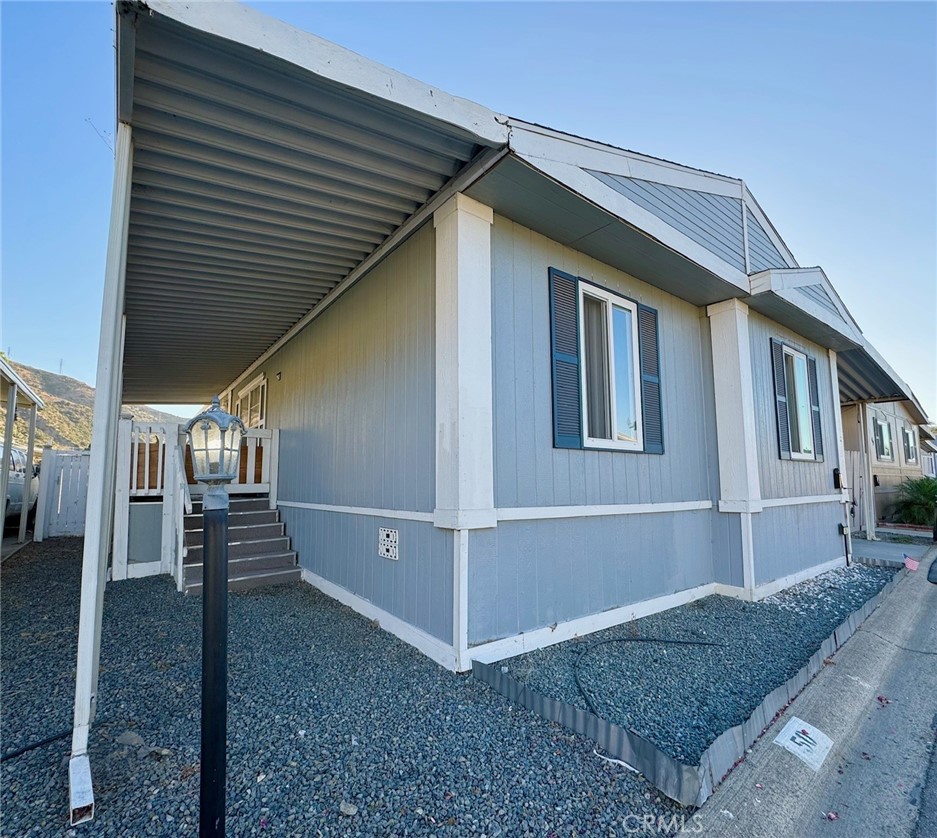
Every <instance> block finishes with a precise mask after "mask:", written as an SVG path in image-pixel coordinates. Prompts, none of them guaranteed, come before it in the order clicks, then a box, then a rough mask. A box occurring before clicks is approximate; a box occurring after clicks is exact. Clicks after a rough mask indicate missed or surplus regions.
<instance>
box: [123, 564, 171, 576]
mask: <svg viewBox="0 0 937 838" xmlns="http://www.w3.org/2000/svg"><path fill="white" fill-rule="evenodd" d="M161 573H166V574H168V573H169V571H168V570H164V569H163V563H162V562H161V561H159V562H128V563H127V575H126V576H125V577H124V578H125V579H143V578H144V577H145V576H159V575H160V574H161Z"/></svg>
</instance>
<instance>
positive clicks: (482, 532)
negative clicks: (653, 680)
mask: <svg viewBox="0 0 937 838" xmlns="http://www.w3.org/2000/svg"><path fill="white" fill-rule="evenodd" d="M117 92H118V95H117V109H118V113H117V120H118V129H117V155H116V170H115V179H114V192H113V210H112V218H111V229H110V239H109V249H108V262H107V275H106V285H105V296H104V307H103V319H102V328H101V342H100V355H99V366H98V382H97V399H96V404H95V425H94V443H93V446H92V464H91V490H90V495H89V505H88V519H87V527H86V540H85V548H84V549H85V553H84V570H83V589H82V612H81V632H80V638H79V660H78V677H77V686H76V707H75V734H74V738H73V747H72V771H73V780H74V783H73V815H74V814H75V812H76V811H77V812H78V816H80V815H81V813H82V812H84V813H85V814H87V813H88V811H89V808H88V807H89V806H90V802H89V800H90V798H89V796H88V795H87V794H86V795H85V797H84V798H80V799H76V796H75V794H74V790H75V788H79V789H80V788H83V787H84V788H90V780H89V779H88V778H89V774H88V772H89V765H88V760H87V742H88V731H89V727H90V724H91V720H92V717H93V713H94V707H95V704H96V701H97V688H96V681H97V677H96V672H97V649H98V639H99V635H100V627H101V603H102V600H101V589H102V587H103V585H104V584H105V580H106V579H107V574H108V569H109V567H110V570H111V572H112V575H113V578H114V579H115V580H119V579H121V578H124V577H126V576H132V575H141V574H143V573H145V572H164V573H173V574H175V575H176V578H177V580H178V582H179V587H180V590H184V589H185V588H186V587H187V582H186V571H185V568H186V564H187V562H189V563H190V562H191V560H192V547H195V548H197V545H191V546H190V545H189V544H188V543H187V542H186V538H187V534H186V533H185V524H184V521H185V510H186V508H187V507H188V505H189V503H190V502H191V500H192V496H193V493H194V494H195V496H196V503H197V490H196V489H195V487H192V486H190V485H189V482H188V481H187V480H186V477H185V469H184V462H185V453H184V451H183V450H182V448H181V447H180V443H179V434H178V430H179V429H178V428H177V427H175V426H173V427H170V428H156V429H154V428H152V427H147V428H139V427H134V425H133V420H132V419H131V418H125V419H123V420H121V418H120V415H119V405H120V404H121V400H123V402H124V403H130V404H133V403H147V402H155V403H180V402H195V401H198V402H207V401H208V400H209V399H210V398H211V397H212V396H213V395H215V394H220V395H221V397H222V399H223V401H224V403H225V404H226V405H227V407H228V408H229V409H230V410H235V411H237V412H239V413H240V414H241V415H242V416H244V417H245V419H246V420H247V421H248V424H249V425H250V426H251V434H250V439H251V440H253V442H250V445H251V446H252V447H251V449H250V450H251V451H252V452H253V453H251V454H250V455H249V456H250V457H251V460H250V464H249V465H248V466H247V468H246V470H245V472H244V474H243V475H242V478H241V479H239V481H238V484H237V485H236V486H235V487H234V488H235V490H236V491H240V492H242V493H246V494H247V495H249V496H250V498H251V503H252V504H254V505H253V506H252V507H251V508H250V510H248V509H247V508H246V507H245V508H244V510H245V511H244V514H251V513H258V514H260V513H262V514H266V515H272V516H274V518H273V519H271V520H272V523H269V524H267V525H270V526H275V527H276V528H277V529H276V532H275V533H274V536H275V537H276V538H278V539H283V540H281V542H280V548H281V549H280V552H281V553H282V554H284V555H287V556H289V557H290V561H291V562H293V563H294V564H295V566H296V568H297V571H296V573H295V574H293V575H298V576H300V577H301V579H302V580H304V582H306V583H308V584H311V585H314V586H316V587H318V588H320V589H322V590H323V591H325V592H326V593H328V594H329V595H331V596H333V597H335V598H337V599H339V600H341V601H342V602H344V603H346V604H348V605H349V606H351V607H352V608H354V609H357V610H358V611H360V612H361V613H363V614H365V615H368V616H369V617H372V618H374V619H376V620H377V621H379V623H380V625H381V626H382V627H383V628H384V629H386V630H388V631H391V632H393V633H394V634H396V635H398V636H399V637H401V638H402V639H403V640H405V641H407V642H409V643H411V644H413V645H414V646H416V647H417V648H418V649H420V650H422V651H423V652H424V653H425V654H427V655H429V656H430V657H432V658H433V659H434V660H436V661H438V662H439V663H440V664H441V665H442V666H444V667H446V668H448V669H451V670H456V671H465V670H468V669H469V668H470V667H471V662H472V661H473V660H475V659H479V660H484V661H494V660H499V659H502V658H504V657H506V656H509V655H512V654H515V653H517V652H520V651H522V650H525V649H531V648H536V647H538V646H543V645H546V644H550V643H555V642H558V641H560V640H563V639H566V638H569V637H571V636H574V635H577V634H585V633H588V632H590V631H594V630H596V629H599V628H603V627H605V626H609V625H612V624H616V623H620V622H623V621H626V620H630V619H632V618H634V617H635V616H637V615H641V614H647V613H651V612H653V611H658V610H661V609H665V608H670V607H673V606H675V605H678V604H680V603H685V602H688V601H690V600H693V599H695V598H698V597H702V596H705V595H708V594H712V593H722V594H727V595H730V596H737V597H742V598H745V599H757V598H759V597H762V596H765V595H767V594H769V593H771V592H774V591H777V590H779V589H781V588H783V587H785V586H788V585H791V584H793V583H795V582H797V581H799V580H802V579H805V578H808V577H810V576H812V575H815V574H817V573H820V572H822V571H824V570H827V569H829V568H832V567H835V566H837V565H840V564H843V563H844V562H845V561H846V557H847V555H848V552H849V541H848V529H847V527H846V522H847V511H846V506H847V504H846V501H847V497H848V496H847V495H846V493H845V489H846V488H847V487H846V485H845V483H844V480H843V470H842V464H843V461H844V455H843V450H844V449H843V431H842V425H841V413H840V404H841V401H843V400H847V401H853V402H865V401H878V400H883V399H885V400H900V399H913V395H912V394H910V392H909V391H908V389H907V387H906V386H905V385H904V384H903V383H902V382H901V380H900V378H898V376H897V375H896V374H895V373H894V372H893V371H892V370H891V369H890V368H889V367H888V365H887V364H886V363H885V362H884V360H883V359H881V358H880V357H879V356H878V354H877V353H876V352H875V350H874V349H873V348H872V347H871V346H870V345H869V344H868V342H867V341H866V340H865V338H864V337H863V335H862V333H861V331H860V330H859V328H858V326H857V325H856V324H855V322H854V321H853V319H852V317H851V316H850V315H849V313H848V311H846V309H845V307H844V306H843V304H842V302H841V301H840V299H839V297H838V296H837V294H836V292H835V290H834V289H833V286H832V285H831V283H830V281H829V280H828V278H827V277H826V275H825V274H824V272H823V271H822V270H821V269H820V268H818V267H803V266H801V265H799V264H798V262H797V260H796V259H795V256H794V254H793V253H791V251H790V249H789V248H788V247H787V245H786V244H785V242H784V240H783V239H782V237H781V235H780V234H779V232H778V231H777V230H776V229H775V227H774V225H773V224H772V223H771V221H770V219H769V218H768V216H767V215H766V213H765V211H764V210H763V209H762V207H761V206H760V205H759V204H758V202H757V201H756V200H755V198H754V196H753V195H752V193H751V192H750V190H749V188H748V186H747V185H746V183H745V182H744V181H743V180H740V179H738V178H734V177H727V176H723V175H718V174H713V173H711V172H706V171H701V170H699V169H695V168H692V167H689V166H684V165H678V164H675V163H671V162H667V161H664V160H659V159H655V158H653V157H650V156H647V155H644V154H638V153H635V152H631V151H626V150H624V149H621V148H617V147H614V146H610V145H605V144H603V143H599V142H593V141H590V140H585V139H582V138H580V137H577V136H574V135H572V134H567V133H563V132H561V131H556V130H552V129H548V128H544V127H541V126H539V125H535V124H532V123H529V122H525V121H522V120H517V119H512V118H509V117H506V116H504V115H502V114H498V113H495V112H493V111H490V110H488V109H486V108H484V107H482V106H480V105H477V104H474V103H471V102H467V101H465V100H461V99H458V98H456V97H453V96H450V95H448V94H446V93H444V92H443V91H440V90H437V89H435V88H432V87H430V86H428V85H424V84H422V83H420V82H417V81H414V80H413V79H410V78H408V77H406V76H403V75H401V74H399V73H397V72H395V71H393V70H390V69H388V68H385V67H381V66H379V65H377V64H374V63H372V62H369V61H367V60H365V59H363V58H361V57H360V56H357V55H354V54H352V53H350V52H348V51H346V50H344V49H342V48H340V47H338V46H336V45H334V44H331V43H328V42H326V41H324V40H322V39H320V38H317V37H315V36H313V35H309V34H306V33H303V32H299V31H297V30H295V29H293V28H291V27H289V26H286V25H285V24H283V23H280V22H278V21H276V20H273V19H271V18H268V17H265V16H263V15H261V14H259V13H258V12H256V11H254V10H252V9H249V8H246V7H243V6H240V5H237V4H234V3H231V4H220V5H219V4H185V5H184V4H175V3H168V2H163V0H152V1H151V2H149V3H148V4H143V3H132V2H131V3H121V4H119V6H118V11H117ZM122 422H123V423H124V424H123V425H122V424H121V423H122ZM127 423H129V425H128V424H127ZM120 428H124V430H123V431H120V432H119V430H120ZM151 445H155V446H156V449H155V450H156V453H155V454H153V455H152V456H153V459H152V462H153V463H155V465H154V467H153V470H152V471H147V467H146V466H145V464H146V463H149V462H150V457H151V452H150V446H151ZM141 452H142V453H141ZM141 458H142V459H141ZM140 463H143V464H144V465H143V466H141V465H139V464H140ZM141 468H143V472H141V471H140V469H141ZM141 474H142V475H143V476H142V478H140V475H141ZM128 476H129V477H128ZM128 480H129V482H128ZM128 487H129V488H128ZM115 494H116V497H117V499H116V500H115ZM128 494H130V495H132V496H131V497H129V498H128ZM140 497H145V498H146V499H147V501H146V504H153V503H161V504H162V505H161V506H160V507H159V514H158V517H156V513H154V512H153V511H152V510H149V511H147V513H146V515H150V516H151V517H153V520H152V521H151V522H150V523H149V524H145V523H143V522H144V520H145V519H146V515H144V514H143V513H141V512H139V510H136V509H135V507H137V506H139V507H141V508H142V507H143V506H144V505H146V504H144V503H143V502H142V501H140V500H139V498H140ZM131 519H132V520H131ZM144 526H149V527H150V531H151V532H152V533H153V535H152V538H157V537H159V538H160V539H161V541H160V549H159V550H158V551H156V550H153V551H152V555H148V556H147V557H145V561H141V560H139V559H140V557H139V556H137V555H132V553H133V552H134V549H133V547H132V545H134V544H136V543H137V539H136V536H135V534H134V533H135V532H137V531H139V528H140V527H144ZM112 532H113V551H114V559H113V564H112V565H109V557H110V555H111V552H112V537H111V533H112ZM286 539H288V544H287V543H286V541H285V540H286ZM256 540H258V541H259V540H260V539H256ZM241 556H242V558H243V562H242V566H241V567H239V569H238V571H237V572H238V574H240V575H239V576H238V579H239V580H241V581H245V580H249V578H250V577H251V574H252V573H259V574H261V575H262V573H263V571H262V569H259V570H256V571H254V570H251V567H250V559H251V558H253V557H252V556H250V555H248V554H247V553H242V554H241ZM134 565H136V566H137V567H132V566H134ZM142 565H147V567H146V568H143V567H142ZM131 571H132V572H131ZM287 575H289V574H287ZM111 584H122V583H121V582H120V581H115V582H113V583H111ZM100 701H102V702H106V701H107V697H106V696H101V697H100ZM84 781H87V782H85V786H82V785H81V783H82V782H84ZM79 797H80V796H79ZM82 807H84V808H82Z"/></svg>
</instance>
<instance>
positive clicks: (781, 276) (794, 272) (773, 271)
mask: <svg viewBox="0 0 937 838" xmlns="http://www.w3.org/2000/svg"><path fill="white" fill-rule="evenodd" d="M751 283H752V294H761V293H764V292H766V291H774V292H775V293H778V292H781V291H787V290H792V289H795V288H804V287H808V286H811V285H820V286H822V287H823V289H824V290H825V291H826V292H827V293H828V294H829V297H830V300H831V301H832V302H833V305H834V306H836V310H837V311H838V312H839V316H840V317H842V318H843V320H844V321H845V322H846V324H847V325H848V326H849V328H850V329H851V330H852V332H853V333H854V335H855V336H852V335H851V336H850V337H852V339H853V340H855V341H856V343H859V342H860V341H859V337H858V336H859V335H861V334H862V329H860V328H859V324H858V323H856V320H855V318H854V317H853V316H852V315H851V314H850V313H849V310H848V309H847V308H846V306H845V305H843V301H842V300H841V299H840V298H839V294H837V293H836V289H835V288H833V283H832V282H830V280H829V277H827V275H826V272H825V271H824V270H823V268H821V267H814V268H769V269H768V270H765V271H759V272H758V273H756V274H752V276H751ZM801 297H803V302H804V304H805V305H807V304H809V303H810V300H809V299H808V298H807V297H804V296H803V295H802V294H801V295H799V296H798V297H787V296H785V299H787V300H789V302H792V303H794V304H795V305H800V298H801ZM814 308H818V307H817V306H814V305H811V308H810V310H811V312H812V311H813V309H814ZM840 331H842V329H840ZM844 334H845V333H844Z"/></svg>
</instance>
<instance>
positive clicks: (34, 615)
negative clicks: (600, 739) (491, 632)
mask: <svg viewBox="0 0 937 838" xmlns="http://www.w3.org/2000/svg"><path fill="white" fill-rule="evenodd" d="M80 560H81V541H80V540H78V539H55V540H51V541H46V542H43V543H42V544H38V545H30V546H28V547H27V548H26V549H24V550H23V551H21V552H20V553H19V554H17V555H16V556H14V557H13V558H12V559H10V560H9V561H8V562H6V563H4V564H3V566H2V580H0V591H2V602H0V608H2V627H0V628H2V644H0V673H2V704H0V736H2V749H3V751H4V752H7V751H9V750H12V749H13V748H16V747H18V746H20V745H23V744H26V743H28V742H29V741H32V740H35V739H38V738H41V737H44V736H47V735H49V734H50V733H55V732H58V731H59V730H61V729H63V728H65V729H67V728H69V727H70V725H71V714H72V701H73V689H74V666H75V645H76V631H77V622H78V596H79V577H80ZM229 609H230V615H229V616H230V705H229V752H228V798H227V800H228V803H227V813H228V814H227V817H228V834H229V835H237V836H246V835H263V834H269V835H278V836H280V835H297V836H300V835H301V836H310V835H311V836H314V835H317V834H319V833H321V834H323V835H389V834H393V835H438V834H452V835H471V834H486V835H489V836H497V835H504V836H508V835H510V836H513V835H537V836H542V835H548V834H550V833H553V832H555V833H557V834H563V835H571V834H587V835H596V834H610V833H613V832H614V833H620V832H621V831H622V824H623V820H624V818H625V817H626V816H627V815H634V816H636V817H637V818H641V817H643V816H644V815H651V816H654V817H659V816H663V817H665V818H666V819H667V820H668V822H669V819H670V818H671V817H672V816H674V815H676V816H677V817H680V816H683V815H684V814H685V812H684V810H682V809H680V808H679V807H677V806H675V804H673V803H671V802H670V801H668V800H666V799H663V800H662V799H661V796H660V794H659V792H657V791H656V790H655V789H654V788H653V787H652V786H650V785H649V784H648V783H647V782H645V781H642V780H641V779H639V778H638V777H636V776H635V775H633V774H631V773H630V772H628V771H626V770H625V769H623V768H620V767H618V766H614V765H610V764H608V763H606V762H603V761H601V760H600V759H598V758H597V757H596V756H595V755H594V754H593V747H594V745H593V743H592V742H591V741H590V740H588V739H585V738H583V737H580V736H576V735H574V734H571V733H570V732H568V731H567V730H565V729H563V728H561V727H560V726H558V725H555V724H552V723H549V722H546V721H544V720H542V719H540V718H539V717H537V716H535V715H533V714H532V713H529V712H527V711H525V710H523V709H520V708H518V707H516V706H514V705H512V704H511V703H510V702H508V701H507V700H506V699H503V698H502V697H501V696H499V695H497V694H496V693H495V692H494V691H493V690H490V689H489V688H488V687H487V686H485V685H484V684H482V683H480V682H477V681H475V680H473V679H472V678H471V677H470V676H458V675H454V674H452V673H449V672H446V671H445V670H443V669H441V668H440V667H438V666H437V665H435V664H434V663H433V662H432V661H430V660H429V659H427V658H426V657H424V656H423V655H421V654H420V653H419V652H417V651H415V650H414V649H412V648H411V647H409V646H407V645H406V644H404V643H401V642H400V641H398V640H397V639H396V638H394V637H393V636H391V635H389V634H387V633H386V632H383V631H381V630H380V629H379V628H377V627H376V626H374V625H373V624H372V623H371V622H369V621H368V620H366V619H364V618H362V617H360V616H359V615H357V614H355V613H354V612H352V611H351V610H350V609H347V608H345V607H343V606H341V605H339V604H338V603H336V602H335V601H334V600H331V599H329V598H328V597H325V596H324V595H322V594H320V593H318V592H317V591H315V590H314V589H313V588H311V587H310V586H308V585H305V584H302V583H296V584H292V585H288V586H283V587H276V588H267V589H261V590H258V591H250V592H245V593H242V594H232V595H231V596H230V599H229ZM200 633H201V602H200V600H199V598H192V597H188V598H187V597H183V596H182V595H180V594H178V593H177V592H176V591H175V589H174V587H173V585H172V583H171V581H170V580H169V578H168V577H153V578H149V579H139V580H131V581H126V582H119V583H114V584H109V585H108V586H107V591H106V594H105V609H104V634H103V645H102V656H101V682H100V705H99V721H98V723H96V724H95V726H94V728H93V730H92V734H91V743H90V754H91V765H92V771H93V774H94V781H95V789H96V805H97V811H98V815H97V818H96V820H95V821H94V822H93V823H92V824H88V825H84V826H80V827H77V828H76V829H74V830H70V829H69V828H68V825H67V812H66V806H67V796H68V784H67V769H66V765H67V756H68V751H69V740H68V739H64V740H61V741H58V742H56V743H53V744H51V745H48V746H45V747H42V748H39V749H37V750H34V751H31V752H29V753H27V754H24V755H23V756H20V757H17V758H15V759H13V760H10V761H8V762H6V763H3V765H2V767H0V785H2V789H0V834H2V835H9V836H27V835H28V836H54V835H63V834H74V835H77V836H99V835H108V836H110V835H127V836H142V835H186V836H188V835H193V834H195V831H196V829H197V808H198V748H199V740H198V736H199V667H200V653H199V649H200V645H199V644H200ZM343 803H345V804H350V806H351V807H354V809H351V808H349V806H346V810H347V811H355V812H356V813H355V814H353V815H343V814H341V811H340V810H341V807H342V804H343ZM687 817H688V816H687ZM634 822H635V821H634V820H631V821H629V823H631V824H633V823H634Z"/></svg>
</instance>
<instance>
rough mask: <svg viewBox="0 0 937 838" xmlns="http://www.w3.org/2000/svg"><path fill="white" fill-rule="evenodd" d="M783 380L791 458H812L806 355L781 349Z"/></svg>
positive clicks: (786, 348)
mask: <svg viewBox="0 0 937 838" xmlns="http://www.w3.org/2000/svg"><path fill="white" fill-rule="evenodd" d="M784 380H785V383H786V385H787V421H788V427H789V428H790V433H791V459H793V460H812V459H814V446H813V415H812V409H811V405H810V391H809V382H808V380H807V356H806V355H804V353H803V352H798V351H797V350H796V349H792V348H791V347H790V346H785V347H784Z"/></svg>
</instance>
